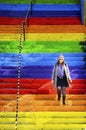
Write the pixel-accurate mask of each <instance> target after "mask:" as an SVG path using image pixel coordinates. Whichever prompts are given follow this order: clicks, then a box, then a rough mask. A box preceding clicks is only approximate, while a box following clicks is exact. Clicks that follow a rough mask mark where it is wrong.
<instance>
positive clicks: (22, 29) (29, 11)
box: [15, 0, 33, 130]
mask: <svg viewBox="0 0 86 130" xmlns="http://www.w3.org/2000/svg"><path fill="white" fill-rule="evenodd" d="M32 1H33V0H30V7H28V10H27V13H26V17H25V20H24V21H22V22H21V28H20V42H19V54H18V82H17V95H16V121H15V130H18V105H19V95H20V84H21V61H22V59H21V57H22V55H21V54H22V47H23V40H25V26H26V24H27V18H28V15H29V18H30V14H31V12H32ZM23 36H24V38H23Z"/></svg>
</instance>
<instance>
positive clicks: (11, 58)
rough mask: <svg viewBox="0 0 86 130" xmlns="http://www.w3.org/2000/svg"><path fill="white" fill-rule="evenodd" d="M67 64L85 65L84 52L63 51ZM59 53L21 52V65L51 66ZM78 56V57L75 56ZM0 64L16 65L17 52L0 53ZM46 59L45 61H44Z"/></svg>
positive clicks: (85, 55)
mask: <svg viewBox="0 0 86 130" xmlns="http://www.w3.org/2000/svg"><path fill="white" fill-rule="evenodd" d="M63 55H64V56H65V61H66V62H67V63H68V65H69V66H80V65H81V66H85V58H86V53H75V54H74V53H67V54H66V53H64V54H63ZM58 56H59V53H58V54H57V53H52V54H49V53H48V54H46V53H44V54H43V53H35V54H33V53H32V54H22V62H21V65H22V66H53V65H54V64H55V63H56V61H57V59H58ZM77 57H78V58H77ZM0 59H1V62H0V66H18V54H0ZM45 61H46V62H45Z"/></svg>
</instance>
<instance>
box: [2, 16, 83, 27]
mask: <svg viewBox="0 0 86 130" xmlns="http://www.w3.org/2000/svg"><path fill="white" fill-rule="evenodd" d="M23 20H24V18H8V17H7V18H4V17H3V18H2V17H1V18H0V24H1V25H20V24H21V22H22V21H23ZM28 23H30V24H31V25H81V20H80V18H78V17H72V18H71V17H67V18H30V21H29V20H28Z"/></svg>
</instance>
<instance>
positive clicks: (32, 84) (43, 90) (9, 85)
mask: <svg viewBox="0 0 86 130" xmlns="http://www.w3.org/2000/svg"><path fill="white" fill-rule="evenodd" d="M85 85H86V80H83V79H82V80H78V79H77V80H73V83H72V87H71V88H68V89H67V94H85V93H86V86H85ZM20 86H21V87H20V94H54V93H56V89H55V88H54V86H53V84H52V83H51V80H50V79H24V78H22V79H21V85H20ZM16 93H17V79H16V78H13V79H10V78H5V79H4V78H1V79H0V94H16Z"/></svg>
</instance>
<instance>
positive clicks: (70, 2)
mask: <svg viewBox="0 0 86 130" xmlns="http://www.w3.org/2000/svg"><path fill="white" fill-rule="evenodd" d="M0 2H1V4H0V130H14V129H15V130H16V127H15V119H16V94H17V82H18V79H17V77H18V51H19V40H20V24H21V22H22V20H24V16H25V13H26V10H27V7H28V5H27V4H28V1H27V0H24V1H23V0H0ZM28 22H29V23H30V26H29V27H27V30H26V41H24V42H23V49H22V57H21V58H22V63H21V65H22V66H21V80H20V95H19V107H18V110H19V112H18V116H19V118H18V130H24V129H26V130H85V129H86V41H85V39H86V35H85V33H86V27H85V26H83V25H82V23H81V20H80V1H79V0H58V1H56V0H53V3H52V0H36V1H34V5H33V11H32V15H31V18H30V21H28ZM60 53H63V55H64V56H65V60H66V61H67V63H68V65H69V68H70V72H71V77H72V79H73V82H72V84H71V88H68V89H67V97H66V105H65V106H63V105H62V101H60V102H59V101H57V94H56V89H55V88H54V86H53V84H52V83H51V76H52V69H53V66H54V64H55V63H56V60H57V57H58V56H59V54H60Z"/></svg>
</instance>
